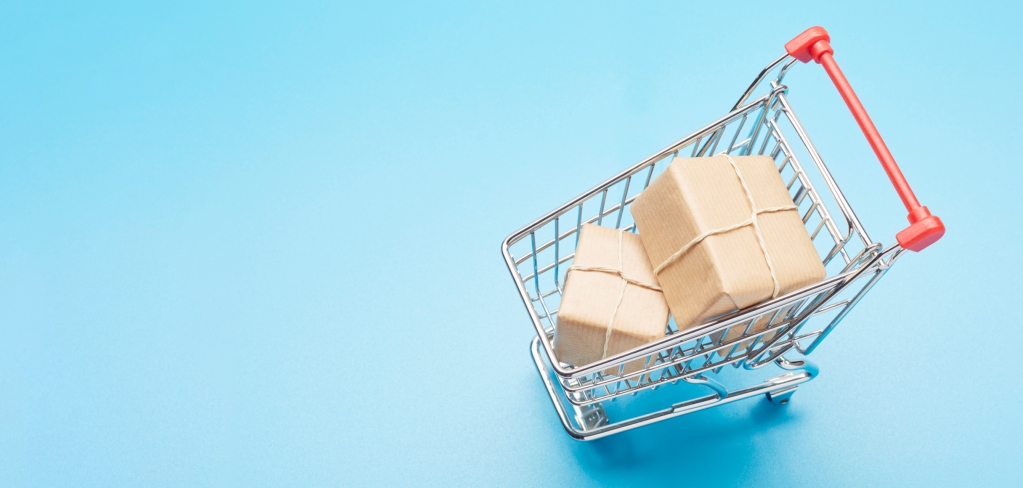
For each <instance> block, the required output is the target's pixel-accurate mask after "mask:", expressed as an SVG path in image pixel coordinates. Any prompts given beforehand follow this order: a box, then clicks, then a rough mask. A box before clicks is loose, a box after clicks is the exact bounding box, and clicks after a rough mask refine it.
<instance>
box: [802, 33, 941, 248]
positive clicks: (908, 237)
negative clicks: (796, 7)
mask: <svg viewBox="0 0 1023 488" xmlns="http://www.w3.org/2000/svg"><path fill="white" fill-rule="evenodd" d="M830 42H831V36H829V35H828V31H826V30H824V28H823V27H811V28H809V29H807V30H805V31H803V33H802V34H799V35H798V36H796V37H795V39H792V40H791V41H789V42H788V43H786V44H785V50H786V51H788V53H789V55H790V56H792V57H794V58H796V59H798V60H800V61H802V62H804V63H808V62H810V60H814V61H817V63H819V64H821V65H823V66H824V71H827V72H828V76H830V77H831V81H833V82H834V83H835V88H838V93H840V94H841V95H842V99H843V100H845V104H846V105H848V106H849V110H850V111H851V112H852V115H853V118H855V119H856V123H857V124H859V125H860V130H862V131H863V135H865V136H867V142H869V143H870V147H871V148H873V149H874V154H876V155H877V159H878V160H880V161H881V166H883V167H884V171H885V173H888V178H889V179H890V180H892V184H893V185H895V191H896V192H898V194H899V198H901V199H902V203H903V204H905V205H906V210H908V211H909V224H910V225H909V227H907V228H905V229H903V230H902V231H901V232H899V233H898V234H896V235H895V239H896V240H897V241H899V245H901V246H902V247H904V248H906V249H909V250H911V251H921V250H923V249H924V248H925V247H927V246H929V245H931V244H933V243H934V242H935V241H937V240H938V239H941V236H943V235H945V224H943V223H942V222H941V219H939V218H938V217H937V216H936V215H931V212H930V210H927V207H924V206H922V205H920V202H919V201H918V200H917V199H916V195H914V194H913V189H912V188H910V187H909V183H908V182H906V177H905V176H903V175H902V170H900V169H899V165H898V164H897V163H896V162H895V158H894V157H892V153H891V151H889V150H888V146H887V145H885V143H884V140H883V139H881V134H879V133H878V132H877V127H874V123H873V122H872V121H871V120H870V116H869V115H867V110H866V109H864V108H863V104H862V103H860V99H859V98H858V97H857V96H856V92H854V91H853V89H852V86H850V85H849V80H846V79H845V75H844V74H842V70H841V69H839V67H838V63H836V62H835V58H834V57H833V56H832V55H833V54H834V52H835V50H834V49H832V48H831V44H830Z"/></svg>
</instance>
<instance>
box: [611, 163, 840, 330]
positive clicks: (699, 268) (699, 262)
mask: <svg viewBox="0 0 1023 488" xmlns="http://www.w3.org/2000/svg"><path fill="white" fill-rule="evenodd" d="M631 210H632V216H633V218H634V219H635V221H636V225H637V227H638V228H639V235H640V236H641V238H642V240H643V247H644V248H645V249H646V251H647V255H648V256H649V258H650V261H651V262H652V263H653V264H654V269H655V275H656V276H657V280H658V283H659V284H660V286H661V288H663V291H664V297H665V299H666V300H667V302H668V306H669V308H670V309H671V313H672V315H673V316H674V317H675V323H676V325H677V326H678V328H679V330H686V329H689V328H692V327H694V326H696V325H699V324H701V323H704V322H706V321H708V320H710V319H712V318H714V317H717V316H720V315H723V314H727V313H729V312H732V311H734V310H738V309H742V308H746V307H749V306H751V305H755V304H757V303H760V302H762V301H764V300H768V299H770V298H772V297H778V296H781V295H784V294H786V293H789V292H791V291H795V290H798V289H800V288H803V287H805V286H808V285H811V284H813V283H816V282H819V281H821V280H822V279H824V277H825V270H824V266H823V264H821V260H820V257H819V256H818V255H817V251H816V250H815V249H814V246H813V242H811V241H810V236H809V235H808V234H807V232H806V228H805V227H804V226H803V221H802V218H801V216H800V214H799V211H798V210H797V209H796V207H795V206H794V205H793V203H792V198H791V197H790V196H789V193H788V190H787V189H786V187H785V183H783V182H782V179H781V176H780V175H779V174H778V170H777V168H776V167H775V165H774V160H772V159H771V158H769V157H766V156H746V157H739V156H717V157H712V158H678V157H676V158H675V159H674V160H673V161H672V162H671V164H670V165H669V166H668V168H667V169H665V171H664V173H663V174H661V175H660V176H659V177H658V178H657V179H656V180H654V182H653V183H651V184H650V186H649V187H648V188H647V189H646V190H644V191H643V193H641V194H640V195H639V197H638V198H637V199H636V200H635V202H633V204H632V208H631Z"/></svg>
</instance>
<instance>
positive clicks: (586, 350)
mask: <svg viewBox="0 0 1023 488" xmlns="http://www.w3.org/2000/svg"><path fill="white" fill-rule="evenodd" d="M667 323H668V304H667V303H665V301H664V296H663V295H662V294H661V292H660V287H659V286H658V284H657V279H656V278H655V277H654V272H653V266H651V265H650V260H649V259H648V258H647V255H646V251H644V250H643V243H642V241H641V240H640V237H639V236H637V235H635V234H633V233H631V232H624V231H621V230H616V229H609V228H606V227H599V226H595V225H589V224H586V225H583V226H582V228H581V229H580V231H579V244H578V246H576V251H575V261H574V263H573V264H572V266H571V267H570V268H569V272H568V277H567V278H566V280H565V291H564V296H563V297H562V299H561V306H560V307H559V308H558V322H557V327H555V331H554V351H555V355H556V356H557V357H558V360H559V361H561V362H563V363H568V364H570V365H572V366H585V365H587V364H590V363H592V362H594V361H598V360H600V359H603V358H606V357H609V356H613V355H615V354H618V353H620V352H624V351H627V350H629V349H632V348H635V347H639V346H641V345H643V344H646V343H648V342H651V341H654V340H657V339H659V338H661V337H664V333H665V327H666V326H667ZM645 363H646V358H643V359H637V360H635V361H629V362H628V363H627V364H626V365H625V369H624V373H625V374H628V373H632V372H635V371H637V370H639V369H642V368H643V367H644V364H645ZM605 372H606V373H609V374H618V368H609V369H607V370H605Z"/></svg>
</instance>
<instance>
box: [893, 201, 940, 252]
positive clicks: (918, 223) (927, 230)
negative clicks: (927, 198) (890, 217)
mask: <svg viewBox="0 0 1023 488" xmlns="http://www.w3.org/2000/svg"><path fill="white" fill-rule="evenodd" d="M909 221H910V222H911V225H910V226H909V227H906V228H905V229H903V230H902V231H901V232H899V233H898V234H895V240H897V241H899V245H900V246H902V247H904V248H906V249H909V250H910V251H915V252H920V251H923V250H924V248H926V247H927V246H930V245H931V244H934V243H935V242H937V241H938V239H941V236H943V235H945V224H943V223H942V222H941V219H939V218H938V217H937V216H935V215H931V212H930V211H929V210H927V207H919V208H917V209H915V210H913V211H912V212H910V214H909Z"/></svg>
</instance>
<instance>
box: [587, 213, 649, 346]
mask: <svg viewBox="0 0 1023 488" xmlns="http://www.w3.org/2000/svg"><path fill="white" fill-rule="evenodd" d="M624 236H625V230H624V229H618V267H617V268H608V267H604V266H579V265H572V266H569V268H568V272H572V271H593V272H598V273H608V274H613V275H618V276H619V277H621V278H622V289H621V291H620V292H618V300H617V301H616V302H615V308H614V310H612V311H611V319H610V320H608V322H607V332H605V333H604V351H603V352H602V353H601V355H600V359H604V358H606V357H607V345H608V342H610V340H611V332H612V331H613V330H614V324H615V317H616V316H617V315H618V307H620V306H621V305H622V299H623V298H625V289H626V287H628V286H629V284H630V283H631V284H633V285H636V286H639V287H643V288H646V289H649V290H653V291H658V292H659V291H661V287H659V286H657V285H653V284H650V283H646V282H643V281H641V280H637V279H635V278H632V277H630V276H628V275H626V274H625V271H624V268H623V266H622V239H623V238H624Z"/></svg>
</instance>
